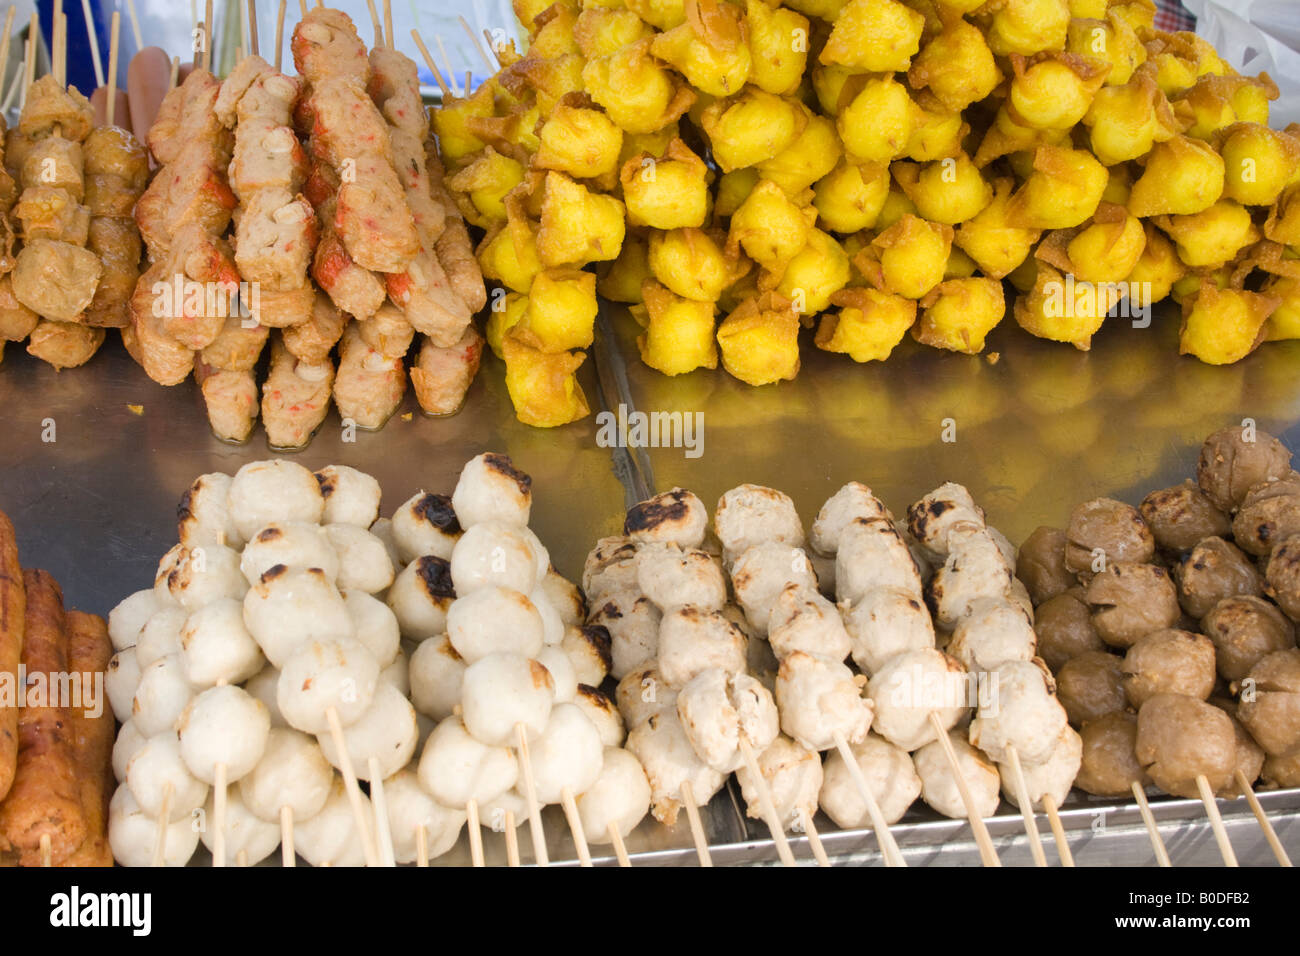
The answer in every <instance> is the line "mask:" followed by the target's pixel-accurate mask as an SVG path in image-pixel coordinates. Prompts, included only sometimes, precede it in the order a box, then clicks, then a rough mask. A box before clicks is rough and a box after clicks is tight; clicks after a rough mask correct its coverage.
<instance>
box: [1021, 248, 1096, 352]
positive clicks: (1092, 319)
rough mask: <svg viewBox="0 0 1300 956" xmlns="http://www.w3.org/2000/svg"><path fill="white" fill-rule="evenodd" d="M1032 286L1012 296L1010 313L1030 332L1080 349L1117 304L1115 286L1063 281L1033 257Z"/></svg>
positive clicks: (1053, 271) (1090, 339) (1055, 272)
mask: <svg viewBox="0 0 1300 956" xmlns="http://www.w3.org/2000/svg"><path fill="white" fill-rule="evenodd" d="M1036 266H1037V272H1036V274H1035V276H1034V284H1033V288H1032V289H1030V290H1028V292H1026V293H1024V294H1023V295H1019V296H1017V297H1016V303H1015V306H1014V307H1013V309H1012V314H1013V315H1014V316H1015V319H1016V323H1017V324H1018V325H1019V326H1020V327H1021V328H1022V329H1024V330H1025V331H1026V332H1028V333H1029V334H1030V335H1036V336H1037V337H1038V338H1040V339H1049V340H1051V341H1053V342H1069V343H1070V344H1071V345H1073V346H1074V347H1075V348H1076V349H1079V350H1080V351H1081V352H1086V351H1088V349H1089V348H1090V347H1091V346H1092V337H1093V335H1095V334H1096V332H1097V330H1098V329H1100V328H1101V325H1102V323H1103V322H1105V321H1106V316H1107V315H1108V314H1109V313H1110V310H1111V309H1112V308H1113V307H1114V306H1115V305H1116V304H1117V302H1116V301H1115V297H1116V295H1117V294H1118V290H1117V289H1116V288H1114V287H1111V286H1097V285H1095V284H1093V283H1090V282H1080V283H1077V284H1076V283H1074V282H1072V281H1070V282H1067V281H1066V279H1065V277H1064V276H1062V275H1061V273H1060V272H1058V271H1057V270H1056V269H1053V268H1052V267H1051V266H1050V265H1048V264H1047V263H1046V262H1043V261H1041V260H1036Z"/></svg>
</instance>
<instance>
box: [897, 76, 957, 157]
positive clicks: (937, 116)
mask: <svg viewBox="0 0 1300 956" xmlns="http://www.w3.org/2000/svg"><path fill="white" fill-rule="evenodd" d="M913 103H914V105H915V107H916V110H915V113H914V114H913V120H914V122H913V124H912V135H911V136H909V137H908V138H907V145H906V146H904V147H903V152H902V155H903V156H905V157H907V158H908V159H914V160H916V161H917V162H922V163H925V162H930V161H932V160H936V159H945V158H947V157H949V156H956V155H957V154H958V153H960V152H961V151H962V146H963V143H964V142H965V139H966V135H967V134H968V133H969V132H970V124H968V123H967V122H966V121H965V120H964V119H962V114H961V113H959V112H957V111H956V110H950V109H948V108H947V107H945V106H944V105H943V104H942V103H940V102H939V100H938V98H937V97H936V96H934V95H933V94H932V93H930V92H929V91H927V90H922V91H921V92H920V93H918V94H917V95H916V98H915V99H914V100H913Z"/></svg>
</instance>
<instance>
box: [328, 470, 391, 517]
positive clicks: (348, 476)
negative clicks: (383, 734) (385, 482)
mask: <svg viewBox="0 0 1300 956" xmlns="http://www.w3.org/2000/svg"><path fill="white" fill-rule="evenodd" d="M316 484H317V485H319V486H320V493H321V497H322V498H324V499H325V509H324V511H323V513H322V515H321V521H322V522H323V523H325V524H349V525H354V526H355V527H358V528H369V527H370V526H371V525H372V524H374V523H375V518H377V517H378V516H379V501H380V499H381V498H382V497H383V492H382V491H381V490H380V487H379V482H378V481H376V480H375V479H374V478H373V477H371V476H370V475H367V474H366V473H365V472H363V471H357V470H356V469H355V468H349V467H348V466H347V465H326V466H325V467H324V468H322V469H320V471H318V472H316Z"/></svg>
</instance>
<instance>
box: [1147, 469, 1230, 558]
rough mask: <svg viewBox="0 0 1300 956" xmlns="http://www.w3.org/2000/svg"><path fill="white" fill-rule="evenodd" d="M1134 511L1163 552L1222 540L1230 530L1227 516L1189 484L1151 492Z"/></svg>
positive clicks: (1202, 493) (1185, 482) (1189, 482)
mask: <svg viewBox="0 0 1300 956" xmlns="http://www.w3.org/2000/svg"><path fill="white" fill-rule="evenodd" d="M1138 510H1139V511H1140V512H1141V514H1142V519H1143V520H1144V521H1145V522H1146V523H1147V526H1148V527H1150V528H1151V534H1152V536H1153V537H1154V538H1155V539H1156V544H1157V545H1159V546H1160V547H1161V548H1164V549H1165V550H1166V551H1186V550H1187V549H1188V548H1192V547H1195V546H1196V542H1198V541H1200V540H1201V539H1202V538H1209V537H1212V536H1214V535H1218V536H1220V537H1222V536H1224V535H1227V534H1228V532H1230V531H1231V530H1232V522H1230V521H1229V520H1228V516H1227V515H1225V514H1224V513H1223V512H1222V511H1220V510H1219V509H1218V508H1216V507H1215V506H1214V503H1213V502H1212V501H1210V499H1209V498H1208V497H1206V495H1205V492H1203V491H1201V489H1200V488H1198V487H1197V486H1196V483H1195V482H1192V481H1184V482H1183V483H1182V484H1181V485H1174V486H1173V487H1172V488H1163V489H1161V490H1160V491H1153V492H1151V494H1149V495H1147V496H1146V497H1145V498H1143V499H1142V504H1141V505H1140V506H1139V508H1138Z"/></svg>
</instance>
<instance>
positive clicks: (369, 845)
mask: <svg viewBox="0 0 1300 956" xmlns="http://www.w3.org/2000/svg"><path fill="white" fill-rule="evenodd" d="M325 719H326V721H328V722H329V728H330V736H331V737H333V738H334V749H335V750H336V751H338V756H339V772H340V773H341V774H342V775H343V789H344V790H346V791H347V794H348V802H349V803H351V804H352V818H353V819H354V820H355V821H356V824H357V833H358V835H359V836H360V837H361V850H362V852H363V853H364V854H365V857H366V866H378V865H379V853H378V851H377V850H376V849H375V841H374V838H373V837H372V836H371V834H370V822H369V821H368V820H367V819H366V811H365V809H364V808H363V807H362V806H361V787H360V786H359V785H358V784H357V774H356V771H355V770H354V769H353V768H352V755H351V754H349V753H348V747H347V743H346V741H344V739H343V725H342V724H341V723H340V722H339V712H338V711H337V710H335V709H334V708H333V707H330V708H329V709H328V710H326V711H325Z"/></svg>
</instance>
